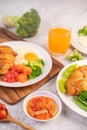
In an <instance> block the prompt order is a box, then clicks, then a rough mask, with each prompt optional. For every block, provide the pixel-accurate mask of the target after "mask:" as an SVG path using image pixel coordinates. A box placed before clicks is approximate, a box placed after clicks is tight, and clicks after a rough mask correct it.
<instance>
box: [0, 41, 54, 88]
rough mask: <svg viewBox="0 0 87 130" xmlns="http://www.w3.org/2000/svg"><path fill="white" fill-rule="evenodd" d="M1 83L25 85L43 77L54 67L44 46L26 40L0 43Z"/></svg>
mask: <svg viewBox="0 0 87 130" xmlns="http://www.w3.org/2000/svg"><path fill="white" fill-rule="evenodd" d="M0 65H1V66H0V85H1V86H5V87H14V88H15V87H24V86H28V85H32V84H34V83H36V82H38V81H40V80H41V79H43V78H44V77H45V76H46V75H47V74H48V73H49V72H50V70H51V68H52V59H51V57H50V55H49V54H48V52H47V51H45V50H44V49H43V48H42V47H40V46H38V45H35V44H33V43H30V42H25V41H9V42H4V43H1V44H0Z"/></svg>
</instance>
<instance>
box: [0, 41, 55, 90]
mask: <svg viewBox="0 0 87 130" xmlns="http://www.w3.org/2000/svg"><path fill="white" fill-rule="evenodd" d="M0 45H6V46H10V47H11V48H12V49H13V50H14V51H15V52H17V54H18V52H19V55H20V51H21V56H22V59H23V56H24V55H25V54H26V53H28V52H29V51H30V52H31V51H32V52H33V53H35V54H37V56H38V57H39V58H40V59H42V60H43V61H44V67H43V70H42V74H41V75H39V76H38V77H36V78H35V79H30V80H28V81H26V82H24V83H20V82H14V83H8V82H3V81H1V82H0V85H2V86H5V87H13V88H15V87H23V86H25V87H26V86H28V85H32V84H34V83H36V82H38V81H40V80H41V79H43V78H44V77H45V76H46V75H47V74H48V73H49V72H50V70H51V68H52V59H51V57H50V55H49V53H48V52H47V51H46V50H44V49H43V48H42V47H40V46H39V45H35V44H33V43H30V42H24V41H10V42H4V43H2V44H0ZM25 45H26V46H25ZM19 49H20V50H19ZM23 50H24V51H26V52H24V54H23ZM22 54H23V55H22ZM19 58H20V56H19ZM20 61H21V58H20ZM22 63H24V60H22V61H21V64H22ZM26 63H27V62H26Z"/></svg>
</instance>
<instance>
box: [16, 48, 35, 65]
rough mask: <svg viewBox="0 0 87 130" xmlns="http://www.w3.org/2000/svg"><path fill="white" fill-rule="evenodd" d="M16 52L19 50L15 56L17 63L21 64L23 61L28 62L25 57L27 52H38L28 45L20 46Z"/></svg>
mask: <svg viewBox="0 0 87 130" xmlns="http://www.w3.org/2000/svg"><path fill="white" fill-rule="evenodd" d="M16 52H17V56H16V58H15V64H21V63H25V64H27V63H28V61H27V60H26V59H25V58H24V55H25V54H26V53H29V52H32V53H35V54H36V52H35V51H34V50H32V49H31V48H27V47H23V48H20V49H19V50H17V51H16Z"/></svg>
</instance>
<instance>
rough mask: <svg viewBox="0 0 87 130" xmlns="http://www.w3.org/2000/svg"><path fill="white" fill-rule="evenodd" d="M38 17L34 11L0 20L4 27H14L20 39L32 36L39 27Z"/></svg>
mask: <svg viewBox="0 0 87 130" xmlns="http://www.w3.org/2000/svg"><path fill="white" fill-rule="evenodd" d="M40 21H41V20H40V16H39V14H38V12H37V11H36V10H35V9H31V10H30V11H28V12H26V13H25V14H23V15H22V16H21V17H18V16H4V17H3V19H2V22H3V24H4V25H5V26H6V27H15V28H16V33H17V34H18V35H19V36H21V37H32V36H34V35H35V34H36V33H37V31H38V28H39V25H40Z"/></svg>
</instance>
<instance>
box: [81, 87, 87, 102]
mask: <svg viewBox="0 0 87 130" xmlns="http://www.w3.org/2000/svg"><path fill="white" fill-rule="evenodd" d="M79 98H80V99H81V100H83V101H87V91H86V90H84V91H82V92H81V93H80V96H79Z"/></svg>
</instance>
